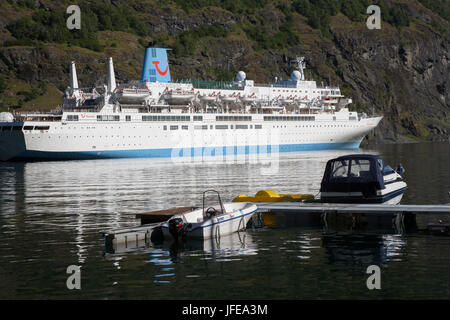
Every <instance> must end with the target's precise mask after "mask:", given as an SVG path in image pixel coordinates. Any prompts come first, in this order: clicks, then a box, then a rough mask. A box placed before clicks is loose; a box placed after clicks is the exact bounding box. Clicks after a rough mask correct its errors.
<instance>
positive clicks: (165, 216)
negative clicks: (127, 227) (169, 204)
mask: <svg viewBox="0 0 450 320" xmlns="http://www.w3.org/2000/svg"><path fill="white" fill-rule="evenodd" d="M195 209H197V207H174V208H170V209H164V210H157V211H150V212H143V213H138V214H136V219H141V224H147V223H154V222H164V221H167V220H169V219H170V218H171V217H172V216H174V215H177V214H182V213H186V212H191V211H193V210H195Z"/></svg>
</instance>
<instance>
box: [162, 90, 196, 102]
mask: <svg viewBox="0 0 450 320" xmlns="http://www.w3.org/2000/svg"><path fill="white" fill-rule="evenodd" d="M163 98H164V100H166V102H167V103H169V104H175V105H176V104H188V103H189V102H191V101H192V100H193V99H194V98H195V93H194V92H192V91H184V90H181V89H176V90H166V93H164V95H163Z"/></svg>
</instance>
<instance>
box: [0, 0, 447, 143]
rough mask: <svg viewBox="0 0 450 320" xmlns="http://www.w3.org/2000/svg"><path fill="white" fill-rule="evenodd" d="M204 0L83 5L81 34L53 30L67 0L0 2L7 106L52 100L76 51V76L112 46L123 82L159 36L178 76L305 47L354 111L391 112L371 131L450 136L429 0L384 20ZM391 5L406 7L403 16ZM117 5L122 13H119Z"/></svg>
mask: <svg viewBox="0 0 450 320" xmlns="http://www.w3.org/2000/svg"><path fill="white" fill-rule="evenodd" d="M85 2H86V1H79V3H80V6H81V5H84V3H85ZM204 2H205V1H201V0H198V1H187V0H186V1H164V2H162V1H127V2H125V1H104V3H103V5H104V7H105V8H107V10H106V13H108V15H109V16H114V15H116V14H117V17H118V18H116V19H114V21H115V22H114V21H112V22H111V23H110V24H109V22H108V20H107V18H108V15H106V16H103V15H101V13H99V12H100V11H96V8H90V7H86V8H87V9H84V8H85V7H83V6H82V14H83V12H87V11H86V10H91V11H88V13H89V14H88V13H86V16H88V17H90V18H89V19H91V18H92V17H93V18H92V19H91V20H89V21H94V22H91V24H92V25H88V26H84V25H82V29H83V27H85V29H84V30H86V28H87V29H89V28H90V29H89V30H92V32H91V34H90V35H89V34H87V35H86V34H85V35H84V36H85V38H82V37H81V38H80V37H78V38H77V35H76V34H75V35H74V33H73V32H72V33H71V34H67V35H64V34H63V35H61V36H60V37H56V36H54V34H55V33H58V32H59V31H58V30H60V29H61V23H60V25H58V22H57V21H63V22H65V19H66V18H67V17H68V15H67V14H66V13H65V8H66V7H67V6H68V3H65V2H64V1H62V2H61V1H58V2H56V1H55V2H52V1H44V0H41V1H12V0H11V1H8V2H6V3H2V4H1V5H0V6H1V10H2V15H1V18H0V26H1V29H2V32H1V33H0V41H2V42H3V45H2V46H1V48H0V73H1V76H0V109H3V110H5V109H7V108H8V107H11V106H14V105H18V104H19V105H22V109H23V110H27V109H28V110H29V109H41V110H44V109H46V110H49V109H52V108H54V107H55V106H56V105H57V104H58V103H59V101H60V98H61V95H62V91H63V90H64V88H65V87H67V85H68V65H69V62H70V61H72V60H73V61H76V63H77V70H78V73H79V81H80V83H81V86H86V87H88V86H92V85H101V84H103V83H105V82H106V65H105V59H106V58H107V57H109V56H112V57H113V59H114V62H115V70H116V76H117V78H118V81H119V82H120V81H128V80H134V79H138V78H139V77H140V70H141V62H142V60H143V54H144V47H145V45H146V44H147V43H148V42H151V41H152V42H154V43H156V44H158V45H161V46H167V47H171V48H173V51H172V52H171V53H170V56H169V59H170V62H171V73H172V77H173V78H178V79H187V78H191V79H192V78H197V79H217V80H231V78H232V77H233V76H234V74H235V73H236V72H237V71H238V70H244V71H245V72H246V74H247V78H249V79H254V80H255V82H256V83H264V82H268V81H272V80H273V79H274V77H278V78H280V77H281V78H287V77H288V76H289V74H290V72H291V71H292V68H293V66H292V65H291V64H290V61H291V60H292V59H294V58H295V56H299V55H302V56H305V57H306V59H307V61H306V62H307V71H306V76H307V78H310V79H314V80H316V81H318V83H321V82H322V83H323V84H331V85H339V86H340V87H341V89H342V90H343V92H344V94H345V95H346V96H350V97H352V98H353V100H354V108H355V109H356V110H358V111H365V112H367V113H377V114H383V115H384V119H383V121H382V122H381V124H380V126H379V127H378V128H377V129H376V130H375V131H374V132H373V133H372V134H371V135H370V136H369V137H368V141H369V142H404V141H417V140H429V141H438V140H440V141H449V139H450V104H449V93H448V88H449V74H450V73H449V53H448V52H449V50H448V49H449V37H448V34H449V33H448V32H449V22H448V19H447V18H446V17H447V16H446V15H444V14H439V13H440V12H437V10H434V11H436V12H433V11H432V10H430V9H429V8H431V9H433V8H435V7H433V6H430V5H429V3H425V4H427V6H428V7H429V8H427V7H425V6H424V5H422V2H424V1H387V0H386V1H381V2H380V6H381V8H382V10H384V12H386V11H389V12H390V13H391V15H390V16H387V15H383V16H382V24H381V29H380V30H377V29H374V30H369V29H368V28H367V27H366V19H367V17H368V15H367V14H366V12H365V9H366V8H367V5H368V3H367V1H363V0H362V1H349V2H348V3H352V5H354V7H352V8H353V9H352V10H353V11H351V10H350V9H348V8H347V7H346V6H348V4H345V2H342V4H341V6H340V7H336V8H332V9H330V10H329V11H323V9H320V7H319V6H315V5H316V4H317V3H319V4H320V2H323V3H322V4H323V5H327V4H329V3H331V2H329V1H327V0H323V1H312V0H311V1H306V0H305V1H287V0H286V1H282V0H280V1H273V2H271V1H259V2H257V3H258V5H255V4H254V3H253V1H251V0H248V1H243V2H242V3H243V4H241V3H239V2H238V3H239V5H233V3H231V2H229V1H225V2H223V1H222V2H221V1H209V2H208V1H206V3H204ZM216 2H217V3H216ZM374 2H377V1H374ZM428 2H431V3H433V1H428ZM224 3H225V5H224ZM227 3H228V5H226V4H227ZM246 3H247V4H248V3H250V5H251V7H249V6H247V7H246V6H245V4H246ZM255 3H256V2H255ZM336 3H340V2H339V1H336ZM333 5H334V4H333ZM124 8H125V9H124ZM83 9H84V10H85V11H83ZM393 10H394V11H393ZM395 10H397V11H395ZM398 10H400V11H398ZM393 12H394V13H395V12H402V14H403V15H406V22H405V21H404V20H399V19H398V18H396V17H397V16H398V14H397V16H396V15H395V14H394V13H393ZM55 16H56V17H59V16H61V17H62V19H60V20H58V19H56V18H54V17H55ZM120 17H122V18H123V17H126V19H125V18H124V22H120V21H119V22H120V24H119V22H117V21H118V20H117V19H119V18H120ZM315 17H318V18H317V19H318V20H315V19H316V18H315ZM94 18H95V19H96V20H95V19H94ZM27 19H28V20H27ZM52 19H53V20H52ZM86 19H87V18H86ZM119 20H120V19H119ZM18 21H19V22H18ZM42 21H44V22H42ZM55 21H56V22H55ZM82 21H83V15H82ZM105 21H106V22H105ZM399 21H400V22H399ZM100 22H102V23H103V24H101V23H100ZM95 23H97V24H95ZM105 24H106V27H105ZM27 28H28V29H27ZM33 30H39V33H36V32H31V31H33ZM92 34H94V35H95V37H94V36H92ZM64 37H66V38H64ZM80 39H81V40H80ZM83 41H84V42H83ZM92 43H93V44H94V45H92ZM85 44H89V45H85ZM83 46H84V47H83Z"/></svg>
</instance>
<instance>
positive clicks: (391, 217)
mask: <svg viewBox="0 0 450 320" xmlns="http://www.w3.org/2000/svg"><path fill="white" fill-rule="evenodd" d="M255 205H256V206H257V207H258V210H257V212H258V215H257V216H256V219H254V220H253V222H254V223H255V222H261V226H268V227H274V226H278V227H280V226H284V227H292V226H297V227H298V226H305V227H306V226H322V225H323V226H325V227H327V228H328V227H330V226H332V227H337V228H342V227H344V228H350V229H357V228H359V227H363V228H365V229H371V228H374V229H378V228H379V227H380V226H386V225H388V226H393V227H394V228H395V229H396V230H397V231H398V232H404V231H405V230H411V229H413V230H424V231H428V232H439V233H445V234H446V233H448V232H449V230H450V223H449V222H448V221H443V220H442V219H446V218H443V217H444V216H446V215H448V214H450V204H444V205H392V204H345V203H318V202H265V203H255ZM196 208H198V207H197V206H189V207H176V208H170V209H166V210H158V211H151V212H144V213H139V214H136V218H137V219H141V225H140V226H137V227H133V228H120V229H115V230H109V231H103V232H102V234H103V235H104V238H105V248H106V252H108V253H117V252H128V251H130V252H133V251H136V250H138V249H142V248H146V247H148V246H150V245H151V243H152V242H154V240H155V239H157V238H158V233H159V232H161V230H160V228H159V226H160V224H161V222H163V221H167V220H168V219H170V218H171V217H172V216H174V215H180V214H183V213H186V212H189V211H192V210H195V209H196ZM155 241H156V240H155Z"/></svg>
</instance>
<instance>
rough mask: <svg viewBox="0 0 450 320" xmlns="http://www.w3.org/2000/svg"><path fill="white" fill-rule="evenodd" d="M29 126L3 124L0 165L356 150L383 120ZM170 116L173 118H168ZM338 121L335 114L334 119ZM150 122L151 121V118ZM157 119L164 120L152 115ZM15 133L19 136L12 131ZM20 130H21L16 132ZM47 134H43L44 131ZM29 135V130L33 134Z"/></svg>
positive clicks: (212, 118) (210, 117) (211, 118)
mask: <svg viewBox="0 0 450 320" xmlns="http://www.w3.org/2000/svg"><path fill="white" fill-rule="evenodd" d="M79 115H80V121H64V117H63V120H62V121H59V122H56V121H55V122H50V121H49V122H44V121H36V122H33V121H25V122H24V123H21V122H20V123H19V122H5V123H0V127H1V131H0V160H2V161H6V160H11V159H97V158H127V157H133V158H135V157H145V158H153V157H167V158H186V157H210V156H228V155H237V154H258V153H276V152H292V151H303V150H324V149H356V148H358V147H359V145H360V143H361V140H362V139H363V138H364V136H365V135H367V133H368V132H370V131H371V130H373V129H374V128H375V127H376V126H377V125H378V123H379V121H380V120H381V117H376V118H366V119H361V120H353V121H349V120H348V113H347V120H339V118H338V119H337V120H332V116H331V115H326V114H324V115H316V116H315V117H316V118H315V121H264V117H263V115H262V114H252V121H236V122H231V121H230V122H229V121H216V116H217V114H202V117H203V121H193V116H194V115H198V114H186V113H179V114H170V116H175V117H177V115H178V116H181V117H182V116H187V115H189V116H190V121H139V119H141V118H142V116H143V115H145V116H149V114H135V115H133V118H131V121H126V120H125V115H121V116H120V121H97V120H96V118H95V116H94V117H92V116H91V117H90V119H87V117H85V118H84V119H83V120H81V119H82V118H83V117H82V116H81V115H82V114H79ZM167 115H169V114H167ZM334 115H335V117H336V115H337V113H335V114H334ZM150 116H152V115H151V114H150ZM154 116H155V117H156V116H161V113H160V114H154ZM13 127H15V128H16V129H15V130H12V128H13ZM20 127H22V129H20V130H18V128H20ZM46 127H48V129H47V130H42V128H44V129H46ZM29 129H31V130H29Z"/></svg>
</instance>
